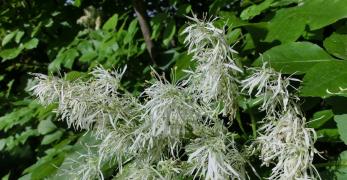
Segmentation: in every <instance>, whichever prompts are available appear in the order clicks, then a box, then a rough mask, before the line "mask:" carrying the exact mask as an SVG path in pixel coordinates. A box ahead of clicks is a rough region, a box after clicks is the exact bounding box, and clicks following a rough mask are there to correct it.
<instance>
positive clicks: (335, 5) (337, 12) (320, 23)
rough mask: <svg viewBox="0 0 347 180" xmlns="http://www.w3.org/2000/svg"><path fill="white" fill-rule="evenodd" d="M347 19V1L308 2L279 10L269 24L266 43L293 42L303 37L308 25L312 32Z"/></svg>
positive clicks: (307, 0)
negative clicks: (277, 41)
mask: <svg viewBox="0 0 347 180" xmlns="http://www.w3.org/2000/svg"><path fill="white" fill-rule="evenodd" d="M345 17H347V1H346V0H334V1H326V0H306V1H304V2H303V3H302V5H300V6H295V7H291V8H286V9H280V10H278V11H277V12H276V15H275V16H274V18H273V19H271V21H269V22H268V33H267V35H266V38H265V41H266V42H273V41H275V40H279V41H281V42H283V43H285V42H292V41H295V40H297V39H298V38H299V37H300V36H301V35H302V33H303V32H304V30H305V26H306V25H308V26H309V29H310V30H311V31H312V30H316V29H320V28H322V27H324V26H327V25H329V24H332V23H335V22H336V21H338V20H340V19H342V18H345Z"/></svg>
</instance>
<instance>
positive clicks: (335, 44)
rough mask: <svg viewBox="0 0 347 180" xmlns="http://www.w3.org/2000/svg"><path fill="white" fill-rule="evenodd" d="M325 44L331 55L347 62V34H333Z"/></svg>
mask: <svg viewBox="0 0 347 180" xmlns="http://www.w3.org/2000/svg"><path fill="white" fill-rule="evenodd" d="M323 43H324V47H325V49H326V50H327V51H328V52H329V53H330V54H332V55H334V56H336V57H338V58H341V59H345V60H347V34H337V33H333V34H332V35H331V36H329V37H328V38H326V39H325V40H324V42H323Z"/></svg>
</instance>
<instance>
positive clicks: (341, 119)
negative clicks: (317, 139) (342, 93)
mask: <svg viewBox="0 0 347 180" xmlns="http://www.w3.org/2000/svg"><path fill="white" fill-rule="evenodd" d="M334 119H335V121H336V124H337V129H338V130H339V134H340V139H341V140H342V141H343V142H344V143H345V144H347V114H343V115H335V117H334Z"/></svg>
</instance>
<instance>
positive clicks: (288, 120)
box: [241, 63, 319, 180]
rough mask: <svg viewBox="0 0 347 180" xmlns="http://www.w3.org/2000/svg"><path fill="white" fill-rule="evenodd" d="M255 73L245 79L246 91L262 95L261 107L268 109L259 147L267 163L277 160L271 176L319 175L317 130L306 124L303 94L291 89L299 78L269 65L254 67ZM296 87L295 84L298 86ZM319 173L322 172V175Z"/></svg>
mask: <svg viewBox="0 0 347 180" xmlns="http://www.w3.org/2000/svg"><path fill="white" fill-rule="evenodd" d="M250 69H251V70H252V72H253V74H252V75H251V76H250V77H248V78H247V79H245V80H243V81H242V82H241V84H242V86H243V88H242V91H244V90H247V89H248V94H249V95H250V96H252V95H253V92H254V91H256V93H255V94H254V96H255V97H261V99H262V101H263V104H262V105H261V107H260V110H262V111H265V112H266V117H265V118H264V121H263V122H262V127H261V128H260V129H259V130H258V132H259V136H258V137H257V139H256V142H255V143H256V145H257V146H258V147H257V149H258V150H259V151H260V159H261V160H262V161H263V165H266V166H269V165H270V164H273V163H274V164H275V167H274V168H273V169H272V173H271V176H270V177H269V179H281V180H282V179H310V178H314V177H315V176H316V175H318V173H317V171H316V169H315V167H314V166H313V164H312V162H313V157H314V154H315V153H317V151H316V150H315V148H314V143H315V141H316V134H315V131H314V129H311V128H306V127H305V125H306V121H305V118H304V117H302V113H301V110H300V109H299V107H298V105H297V100H299V98H298V97H297V96H296V95H294V94H291V93H290V92H289V91H288V87H290V86H291V85H290V81H299V80H297V79H295V78H291V77H287V78H284V77H282V74H281V73H279V72H276V71H274V70H273V69H271V68H268V67H267V64H266V63H264V64H263V66H262V68H250ZM294 89H295V88H294ZM318 177H319V175H318Z"/></svg>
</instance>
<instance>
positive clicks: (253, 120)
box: [248, 111, 257, 138]
mask: <svg viewBox="0 0 347 180" xmlns="http://www.w3.org/2000/svg"><path fill="white" fill-rule="evenodd" d="M248 112H249V117H250V118H251V123H252V124H251V126H252V132H253V138H256V137H257V120H256V119H255V116H254V114H253V112H252V111H248Z"/></svg>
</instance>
